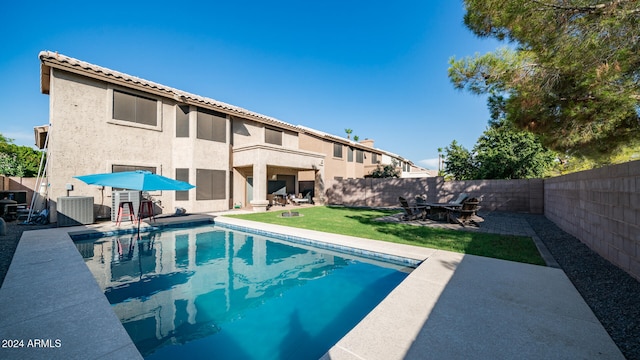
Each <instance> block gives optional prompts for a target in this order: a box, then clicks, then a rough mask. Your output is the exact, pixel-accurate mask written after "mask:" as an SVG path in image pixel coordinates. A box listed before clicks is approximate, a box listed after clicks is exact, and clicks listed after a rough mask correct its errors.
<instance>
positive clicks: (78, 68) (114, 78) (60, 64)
mask: <svg viewBox="0 0 640 360" xmlns="http://www.w3.org/2000/svg"><path fill="white" fill-rule="evenodd" d="M38 57H39V58H40V61H41V62H42V64H43V65H44V66H50V67H54V68H60V69H64V70H67V71H72V72H80V73H82V74H85V75H89V74H90V75H93V76H92V77H97V78H100V79H103V80H105V81H110V82H115V83H122V84H125V85H128V86H132V87H134V88H142V89H143V90H146V91H151V92H154V93H157V94H158V93H159V95H163V96H165V97H169V98H172V99H174V100H176V101H180V102H185V103H186V102H189V101H191V102H195V103H197V104H199V105H201V106H202V105H204V106H206V107H209V108H211V109H213V110H218V111H222V112H226V113H229V114H230V115H239V116H244V117H249V118H251V119H254V120H259V121H261V122H264V123H272V124H274V125H278V126H282V127H285V128H289V129H291V130H296V131H300V129H299V128H298V127H297V126H295V125H292V124H289V123H286V122H284V121H281V120H278V119H276V118H273V117H270V116H266V115H262V114H259V113H256V112H253V111H249V110H247V109H243V108H241V107H238V106H234V105H231V104H227V103H225V102H222V101H218V100H215V99H211V98H207V97H204V96H199V95H195V94H191V93H188V92H186V91H182V90H178V89H175V88H172V87H169V86H165V85H162V84H158V83H155V82H153V81H149V80H145V79H142V78H139V77H136V76H132V75H128V74H125V73H122V72H119V71H115V70H111V69H108V68H105V67H102V66H98V65H94V64H91V63H88V62H86V61H82V60H78V59H75V58H72V57H69V56H66V55H62V54H58V53H57V52H52V51H41V52H40V54H39V56H38ZM44 72H45V71H43V73H44ZM46 73H47V74H48V71H47V72H46ZM41 86H44V84H42V85H41ZM43 92H45V90H44V88H43ZM207 105H208V106H207Z"/></svg>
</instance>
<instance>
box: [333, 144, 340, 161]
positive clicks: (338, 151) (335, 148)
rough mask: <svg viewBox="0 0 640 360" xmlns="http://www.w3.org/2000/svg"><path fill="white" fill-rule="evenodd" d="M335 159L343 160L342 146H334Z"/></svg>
mask: <svg viewBox="0 0 640 360" xmlns="http://www.w3.org/2000/svg"><path fill="white" fill-rule="evenodd" d="M333 157H336V158H340V159H342V144H333Z"/></svg>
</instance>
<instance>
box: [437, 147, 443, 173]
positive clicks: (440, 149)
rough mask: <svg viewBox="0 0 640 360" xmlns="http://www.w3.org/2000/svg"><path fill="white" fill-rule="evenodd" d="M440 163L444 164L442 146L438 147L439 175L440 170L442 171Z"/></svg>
mask: <svg viewBox="0 0 640 360" xmlns="http://www.w3.org/2000/svg"><path fill="white" fill-rule="evenodd" d="M440 165H442V148H441V147H439V148H438V175H440V171H441V167H440Z"/></svg>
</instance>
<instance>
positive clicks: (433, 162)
mask: <svg viewBox="0 0 640 360" xmlns="http://www.w3.org/2000/svg"><path fill="white" fill-rule="evenodd" d="M418 164H420V166H422V167H424V168H427V169H430V170H438V158H433V159H424V160H418Z"/></svg>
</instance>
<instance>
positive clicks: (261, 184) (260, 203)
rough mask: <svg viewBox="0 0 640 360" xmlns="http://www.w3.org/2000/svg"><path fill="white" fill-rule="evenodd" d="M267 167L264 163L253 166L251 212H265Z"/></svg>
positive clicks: (267, 202) (266, 203)
mask: <svg viewBox="0 0 640 360" xmlns="http://www.w3.org/2000/svg"><path fill="white" fill-rule="evenodd" d="M267 205H269V201H267V165H266V164H264V163H259V162H258V163H255V164H253V200H251V206H253V211H255V212H263V211H267Z"/></svg>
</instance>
